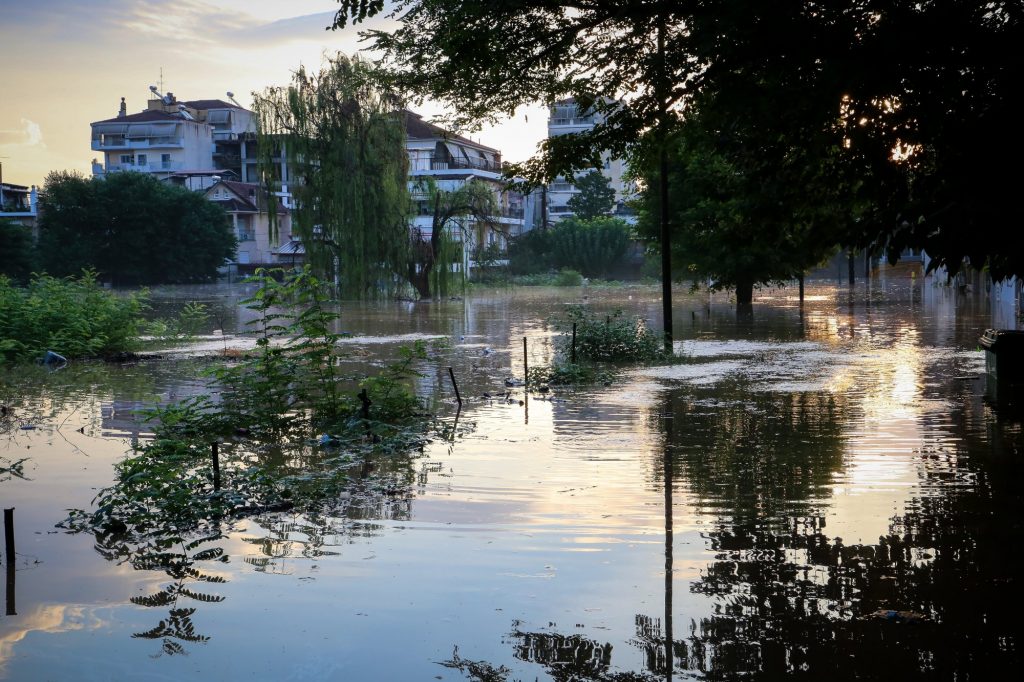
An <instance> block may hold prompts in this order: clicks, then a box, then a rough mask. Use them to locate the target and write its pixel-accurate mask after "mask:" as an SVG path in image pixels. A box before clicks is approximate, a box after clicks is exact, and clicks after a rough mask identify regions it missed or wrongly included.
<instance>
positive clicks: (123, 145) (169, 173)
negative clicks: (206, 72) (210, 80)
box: [91, 87, 255, 190]
mask: <svg viewBox="0 0 1024 682" xmlns="http://www.w3.org/2000/svg"><path fill="white" fill-rule="evenodd" d="M150 90H151V91H152V92H153V95H154V96H153V98H151V99H150V100H149V101H148V102H147V103H146V109H145V110H143V111H141V112H138V113H135V114H129V113H128V112H127V104H126V103H125V99H124V98H123V97H122V98H121V106H120V109H119V111H118V113H117V116H115V117H114V118H109V119H106V120H103V121H96V122H94V123H92V124H91V127H92V149H93V151H95V152H100V153H102V154H103V156H102V158H101V159H100V158H97V159H94V160H93V164H92V168H93V175H96V176H103V175H105V174H107V173H117V172H121V171H135V172H139V173H151V174H153V175H154V176H156V177H157V178H159V179H161V180H166V181H168V182H173V183H176V184H180V185H183V186H185V187H188V188H189V189H193V190H203V189H207V188H209V187H211V186H212V185H214V184H215V183H216V182H217V181H218V180H219V179H221V178H230V179H233V180H241V179H243V175H242V170H243V168H245V167H246V160H245V153H246V151H247V149H246V146H245V144H244V142H245V140H246V139H247V138H248V137H251V136H252V135H253V134H254V131H255V121H254V119H253V114H252V112H251V111H249V110H247V109H243V108H242V107H240V106H238V105H237V104H235V103H233V102H225V101H223V100H219V99H201V100H189V101H179V100H177V99H176V98H175V96H174V93H171V92H169V93H167V94H166V95H162V94H160V93H159V92H157V90H156V88H155V87H151V88H150Z"/></svg>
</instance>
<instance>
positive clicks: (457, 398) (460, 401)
mask: <svg viewBox="0 0 1024 682" xmlns="http://www.w3.org/2000/svg"><path fill="white" fill-rule="evenodd" d="M448 376H450V377H451V378H452V387H453V388H455V399H456V400H458V401H459V409H460V410H461V409H462V396H461V395H459V384H458V383H456V381H455V370H453V369H452V368H451V367H449V368H448ZM455 419H456V421H458V417H456V418H455Z"/></svg>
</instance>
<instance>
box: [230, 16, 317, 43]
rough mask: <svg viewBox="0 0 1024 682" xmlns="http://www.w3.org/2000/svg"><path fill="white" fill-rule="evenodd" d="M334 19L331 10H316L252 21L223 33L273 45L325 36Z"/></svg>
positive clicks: (246, 40)
mask: <svg viewBox="0 0 1024 682" xmlns="http://www.w3.org/2000/svg"><path fill="white" fill-rule="evenodd" d="M333 19H334V13H333V12H317V13H315V14H306V15H303V16H298V17H289V18H287V19H278V20H277V21H271V22H269V23H264V24H260V23H253V24H251V25H248V26H243V27H241V28H235V29H233V30H231V31H229V32H228V33H227V34H225V36H224V37H225V38H226V39H228V40H232V41H235V40H241V41H244V42H249V43H257V44H260V45H267V44H270V45H274V44H280V43H286V42H291V41H294V40H307V41H308V40H316V39H318V38H320V39H323V38H325V31H326V28H327V27H328V26H330V25H331V22H332V20H333Z"/></svg>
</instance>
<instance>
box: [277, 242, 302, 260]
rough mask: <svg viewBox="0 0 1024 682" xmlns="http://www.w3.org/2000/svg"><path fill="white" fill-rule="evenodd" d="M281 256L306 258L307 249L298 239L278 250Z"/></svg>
mask: <svg viewBox="0 0 1024 682" xmlns="http://www.w3.org/2000/svg"><path fill="white" fill-rule="evenodd" d="M277 255H279V256H305V255H306V247H305V245H304V244H303V243H302V242H300V241H299V240H298V239H292V240H290V241H289V242H288V243H286V244H284V245H283V246H281V248H279V249H278V250H277Z"/></svg>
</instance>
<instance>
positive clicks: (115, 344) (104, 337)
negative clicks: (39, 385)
mask: <svg viewBox="0 0 1024 682" xmlns="http://www.w3.org/2000/svg"><path fill="white" fill-rule="evenodd" d="M145 308H146V294H145V292H142V293H135V294H129V295H118V294H116V293H114V292H112V291H109V290H107V289H104V288H103V287H102V286H101V285H100V283H99V282H98V281H97V279H96V273H95V272H92V271H89V270H87V271H85V272H83V273H82V276H81V277H78V278H74V277H68V278H64V279H58V278H56V277H50V276H48V275H34V276H33V277H32V279H31V281H29V283H28V286H26V287H17V286H14V285H13V284H12V283H11V281H10V280H9V279H7V278H6V277H3V276H0V360H5V361H8V362H9V361H15V360H26V359H32V358H36V357H38V356H40V355H42V354H43V353H45V352H46V351H48V350H52V351H54V352H56V353H59V354H61V355H63V356H64V357H68V358H72V357H97V356H105V355H114V354H117V353H122V352H125V351H129V350H132V349H134V348H136V347H138V343H139V330H140V327H141V325H142V318H141V314H142V311H143V310H144V309H145Z"/></svg>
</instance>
